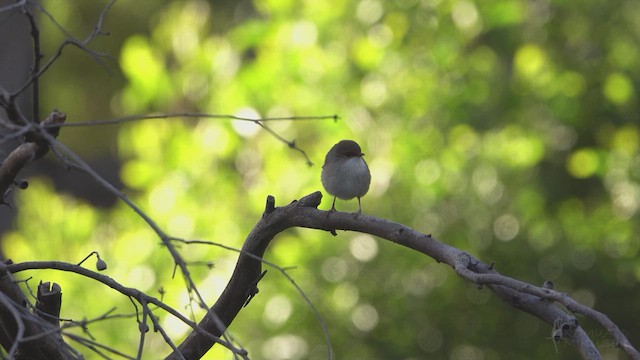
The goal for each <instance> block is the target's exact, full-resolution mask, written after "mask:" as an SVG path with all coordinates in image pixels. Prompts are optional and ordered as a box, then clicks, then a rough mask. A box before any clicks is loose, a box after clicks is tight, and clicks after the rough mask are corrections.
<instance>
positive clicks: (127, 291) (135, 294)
mask: <svg viewBox="0 0 640 360" xmlns="http://www.w3.org/2000/svg"><path fill="white" fill-rule="evenodd" d="M36 269H51V270H60V271H66V272H71V273H75V274H78V275H82V276H85V277H87V278H90V279H93V280H96V281H98V282H100V283H102V284H104V285H106V286H108V287H110V288H112V289H114V290H116V291H117V292H119V293H121V294H123V295H125V296H128V297H130V298H133V299H136V301H137V302H138V303H139V304H141V305H142V304H147V303H149V304H153V305H155V306H157V307H159V308H161V309H162V310H164V311H166V312H167V313H169V314H171V315H173V316H174V317H176V318H177V319H179V320H180V321H182V322H184V323H185V324H187V325H189V326H190V327H191V328H193V329H194V330H195V331H196V332H198V333H199V334H201V335H202V336H205V337H207V338H209V339H211V340H213V341H215V342H217V343H220V344H221V345H222V346H224V347H226V348H228V349H229V350H231V351H232V352H234V353H237V354H240V355H242V354H246V351H244V350H241V349H238V348H236V347H234V346H233V345H232V344H231V343H228V342H226V341H225V340H223V339H221V338H219V337H217V336H214V335H212V334H209V333H206V332H205V331H204V330H202V329H199V328H198V327H197V325H196V324H195V323H194V322H193V321H191V320H189V319H188V318H186V317H185V316H184V315H182V314H181V313H180V312H179V311H177V310H175V309H174V308H172V307H171V306H169V305H167V304H165V303H164V302H162V301H160V300H158V299H156V298H154V297H152V296H150V295H147V294H145V293H143V292H142V291H140V290H138V289H134V288H129V287H126V286H124V285H122V284H120V283H119V282H117V281H115V280H114V279H112V278H111V277H109V276H106V275H102V274H99V273H97V272H95V271H92V270H89V269H86V268H83V267H81V266H78V265H75V264H70V263H66V262H62V261H27V262H22V263H14V264H4V263H0V273H2V272H7V271H8V272H9V273H12V274H14V273H18V272H21V271H25V270H36ZM143 306H147V307H148V305H143Z"/></svg>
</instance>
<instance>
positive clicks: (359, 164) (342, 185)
mask: <svg viewBox="0 0 640 360" xmlns="http://www.w3.org/2000/svg"><path fill="white" fill-rule="evenodd" d="M363 156H364V154H363V153H362V150H361V149H360V145H358V143H357V142H355V141H353V140H342V141H340V142H339V143H337V144H335V145H333V147H332V148H331V150H329V152H328V153H327V156H326V157H325V159H324V165H322V175H321V176H320V179H321V180H322V185H323V186H324V188H325V189H326V190H327V192H328V193H329V194H331V195H333V204H332V205H331V210H330V212H334V211H336V198H340V199H343V200H350V199H353V198H354V197H357V198H358V214H362V206H361V205H360V198H361V197H363V196H364V194H366V193H367V191H369V184H370V183H371V173H370V172H369V167H368V166H367V163H366V162H365V161H364V159H363V158H362V157H363Z"/></svg>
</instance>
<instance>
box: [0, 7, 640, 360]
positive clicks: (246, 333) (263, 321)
mask: <svg viewBox="0 0 640 360" xmlns="http://www.w3.org/2000/svg"><path fill="white" fill-rule="evenodd" d="M103 5H104V4H103V3H100V2H83V1H77V2H68V1H61V0H57V1H47V2H45V6H46V7H47V9H48V10H49V11H51V13H52V15H53V16H54V18H55V19H56V20H58V21H59V22H60V23H61V24H62V25H63V26H64V27H65V28H67V29H69V30H70V31H71V32H72V33H78V34H84V33H86V32H88V31H90V30H91V29H92V27H93V25H94V24H95V22H96V18H97V14H98V13H99V11H100V10H101V9H102V6H103ZM638 14H640V3H638V2H637V1H632V0H628V1H625V0H614V1H607V2H602V1H596V0H586V1H580V2H571V1H562V0H551V1H524V0H509V1H497V0H485V1H471V0H460V1H449V0H396V1H381V0H362V1H349V2H345V1H311V0H310V1H300V2H298V1H282V0H260V1H258V0H256V1H253V2H239V3H236V2H234V1H228V2H206V1H198V0H188V1H136V2H117V3H116V4H115V6H114V8H113V9H112V12H110V13H109V14H108V15H107V17H106V23H105V26H106V28H107V29H108V30H109V31H110V33H111V36H109V37H106V38H100V39H99V40H98V41H97V42H96V43H95V44H93V48H96V49H99V50H101V51H107V52H108V53H109V54H111V55H113V57H114V61H112V62H109V61H107V64H108V67H109V68H110V69H111V70H112V72H111V73H108V72H106V71H104V70H103V69H102V68H101V67H100V66H99V65H98V64H96V63H95V61H93V59H91V57H89V56H87V55H86V54H84V53H82V52H80V51H77V50H70V51H69V52H68V53H65V56H63V58H62V59H61V60H60V61H59V62H58V63H57V64H56V65H55V66H54V68H52V69H51V71H49V72H48V73H47V74H46V75H45V76H44V77H43V78H42V81H43V83H42V85H43V87H44V92H43V106H42V109H43V110H42V111H43V112H47V111H49V110H50V109H51V108H53V107H55V108H58V109H61V110H62V111H65V112H67V113H68V115H69V119H70V120H69V121H72V122H73V121H84V120H93V119H107V118H111V117H116V116H126V115H132V114H142V113H167V112H182V111H191V112H206V113H212V114H235V115H242V116H260V117H266V116H289V115H331V114H338V115H339V116H340V117H341V119H340V120H339V121H338V122H335V123H334V122H332V121H328V120H327V121H295V122H277V123H276V122H273V123H269V125H270V126H272V127H273V128H274V129H275V130H276V131H277V132H278V133H279V134H281V135H282V136H284V137H286V138H288V139H296V142H297V144H298V145H299V146H300V147H301V148H303V149H304V150H305V151H306V152H307V153H308V154H309V156H310V158H311V160H312V161H313V162H314V164H315V165H314V166H313V167H308V166H307V165H306V164H305V161H304V158H303V157H302V156H301V155H300V154H299V153H297V152H294V151H291V150H290V149H288V148H287V147H286V146H285V145H284V144H282V143H281V142H278V141H277V140H276V139H275V138H273V137H272V136H270V135H269V134H268V133H266V132H264V131H261V130H260V129H259V128H258V127H256V126H255V125H254V124H252V123H247V122H245V123H242V122H237V121H229V120H212V119H200V120H197V119H184V120H180V119H178V120H153V121H151V120H149V121H141V122H137V123H131V124H126V125H122V126H116V127H114V126H111V127H100V128H95V127H94V128H88V129H77V128H68V129H64V130H63V131H62V134H61V137H60V139H61V140H62V141H63V142H65V143H66V144H68V145H69V146H70V147H72V148H73V149H74V150H76V151H78V152H79V153H80V154H82V155H83V156H85V157H86V158H87V159H92V158H96V157H99V156H114V157H118V158H119V159H120V161H121V162H122V167H121V170H120V176H121V179H122V181H123V183H124V189H123V191H124V192H125V193H126V194H127V196H129V197H130V198H131V199H133V200H134V201H135V202H136V203H137V204H139V205H140V206H141V207H142V208H143V209H144V210H145V211H146V212H147V213H148V214H149V215H150V216H151V217H152V218H153V219H154V220H155V221H156V222H157V223H158V224H159V225H160V226H161V227H162V228H163V229H165V230H166V231H167V232H168V233H170V234H171V235H172V236H176V237H181V238H185V239H205V240H210V241H215V242H219V243H223V244H225V245H228V246H234V247H238V248H239V247H240V246H241V244H242V242H243V239H244V237H245V236H246V235H247V234H248V233H249V231H250V230H251V228H252V226H253V224H255V222H256V221H257V220H258V219H259V217H260V214H261V212H262V210H263V207H264V202H265V198H266V196H267V195H269V194H271V195H274V196H275V198H276V201H277V203H278V204H286V203H289V202H290V201H292V200H293V199H297V198H299V197H301V196H303V195H306V194H308V193H310V192H312V191H315V190H319V189H321V184H320V167H321V165H322V162H323V160H324V154H325V153H326V151H327V150H328V149H329V148H330V147H331V146H332V145H333V144H334V143H336V142H337V141H339V140H340V139H344V138H352V139H355V140H357V141H358V142H360V144H361V145H362V147H363V148H364V152H365V153H366V157H365V158H366V160H367V161H368V163H369V165H370V168H371V170H372V175H373V183H372V188H371V190H370V193H369V194H367V196H366V197H365V198H364V199H363V209H364V212H365V213H367V214H370V215H374V216H378V217H383V218H388V219H391V220H394V221H397V222H400V223H404V224H407V225H409V226H411V227H414V228H415V229H417V230H419V231H422V232H425V233H432V234H433V235H434V236H435V237H436V238H438V239H440V240H442V241H444V242H447V243H449V244H451V245H453V246H456V247H459V248H461V249H463V250H465V251H469V252H470V253H472V254H474V255H475V256H477V257H479V258H481V259H483V260H484V261H486V262H495V264H496V265H495V266H496V268H497V269H498V270H499V271H501V272H502V273H504V274H506V275H509V276H513V277H515V278H519V279H522V280H525V281H529V282H532V283H534V284H542V282H543V281H545V280H553V281H554V282H555V284H556V288H557V289H559V290H561V291H564V292H567V293H568V294H569V295H571V296H573V297H574V298H576V299H577V300H579V301H581V302H583V303H585V304H587V305H589V306H593V307H595V308H596V309H598V310H600V311H602V312H604V313H607V314H608V315H609V316H610V317H611V318H612V320H614V321H615V322H616V323H617V324H618V325H620V326H621V327H622V328H623V329H624V331H625V332H626V333H627V335H628V336H630V339H631V341H632V342H633V343H634V344H635V345H636V346H638V345H640V335H638V334H639V333H640V332H639V331H640V328H639V325H638V322H637V316H638V314H639V313H638V311H639V308H638V305H637V304H638V299H639V298H640V286H639V280H640V261H638V251H639V247H640V238H639V235H638V230H639V228H638V227H639V226H638V224H639V221H638V220H639V213H638V210H639V207H640V156H639V148H640V135H639V133H638V125H639V121H638V113H639V104H640V97H639V94H638V92H639V91H640V90H639V84H640V81H639V72H640V67H638V64H639V63H640V54H639V50H638V49H639V48H640V47H639V46H638V45H639V41H640V17H638ZM42 23H43V25H42V26H43V31H42V34H43V40H44V41H45V45H46V46H47V47H48V53H49V54H50V53H52V52H53V50H55V48H56V47H57V44H58V43H57V41H59V40H60V39H61V37H62V35H61V34H60V32H59V31H57V30H56V28H55V27H54V26H53V25H52V24H51V22H49V21H47V20H46V19H43V21H42ZM79 37H81V36H79ZM77 181H83V182H84V181H91V180H90V179H89V178H86V177H81V176H78V178H77ZM30 182H31V183H30V185H31V186H30V187H29V189H28V190H27V191H21V192H19V194H18V195H17V196H16V202H17V214H18V218H17V220H16V222H15V229H14V230H13V231H12V232H11V233H9V234H7V235H6V236H5V239H4V241H3V246H4V251H5V253H6V254H7V256H9V257H11V258H12V259H13V260H14V261H26V260H33V259H42V260H45V259H47V260H48V259H58V260H64V261H70V262H77V261H79V259H81V258H83V257H84V256H85V255H86V254H87V253H89V252H90V251H93V250H97V251H99V252H100V254H101V255H102V258H103V259H105V260H106V261H107V263H108V264H109V269H108V270H107V274H108V275H109V276H111V277H113V278H114V279H116V280H118V281H119V282H121V283H123V284H125V285H127V286H132V287H138V288H140V289H141V290H143V291H146V292H149V293H151V294H156V295H158V296H160V295H159V293H158V291H159V289H161V288H162V289H163V291H164V297H163V298H164V300H165V301H166V302H168V303H169V304H171V305H173V306H175V307H176V308H179V309H185V310H186V311H187V312H189V311H191V310H190V309H189V307H188V306H189V299H188V296H187V295H186V292H185V288H184V284H183V282H182V281H181V280H180V279H178V278H176V279H172V278H171V275H172V271H173V264H172V262H171V259H170V257H169V255H168V253H167V251H166V249H164V248H162V247H161V246H160V245H159V239H157V237H155V236H154V234H153V232H152V231H151V229H150V228H149V227H148V226H146V225H145V224H144V222H143V221H142V220H141V219H140V218H138V217H137V216H136V215H135V214H134V213H133V212H132V211H131V210H130V209H129V208H127V207H126V206H124V205H123V204H122V203H117V205H115V206H113V207H112V208H107V209H98V208H95V207H93V206H91V205H90V204H89V203H87V201H86V200H82V199H78V198H74V197H73V196H71V195H68V194H65V193H61V192H60V191H57V190H56V189H55V188H54V187H53V185H52V183H51V181H49V180H47V178H46V177H41V178H38V179H30ZM328 200H330V199H329V198H328V197H327V198H325V199H324V201H323V204H322V206H321V208H323V209H328V208H329V206H330V204H329V201H328ZM337 206H338V209H339V210H345V211H354V210H355V209H356V207H357V205H356V204H355V201H352V202H340V201H339V202H338V204H337ZM35 225H37V226H35ZM182 251H183V254H184V256H185V258H186V259H187V260H188V261H192V262H194V264H193V266H192V270H193V273H194V276H195V279H196V281H197V283H198V284H199V285H200V290H201V291H202V293H203V294H204V295H205V297H206V298H208V299H211V300H210V301H211V303H212V302H213V299H215V297H216V295H217V294H219V293H220V292H221V291H222V289H223V287H224V285H225V284H226V280H227V279H228V276H229V275H230V272H231V270H232V269H233V266H234V262H235V259H236V256H237V255H236V254H235V253H233V252H229V251H225V250H222V249H219V248H215V247H211V246H197V245H191V246H183V247H182ZM266 258H267V259H268V260H269V261H273V262H275V263H277V264H279V265H281V266H285V267H288V266H295V267H296V268H295V269H294V270H290V274H291V275H292V276H293V277H294V278H295V280H296V282H297V283H299V284H300V286H301V287H302V288H303V289H304V290H305V292H306V293H307V294H308V296H309V297H310V299H311V300H312V301H313V302H314V304H315V305H316V306H317V307H318V309H319V311H320V313H321V314H322V316H323V318H324V320H325V321H326V323H327V326H328V328H329V331H330V334H331V337H332V340H333V347H334V350H335V353H336V356H337V358H339V359H423V358H434V359H454V360H456V359H478V360H479V359H485V360H488V359H511V358H531V359H540V358H564V359H573V358H576V357H577V354H576V353H575V352H574V350H573V348H572V347H571V346H569V345H567V344H564V343H562V344H558V346H557V349H556V347H554V344H553V343H552V342H551V340H549V337H550V333H551V329H550V327H549V326H547V325H546V324H542V323H540V321H539V320H537V319H534V318H531V317H529V316H528V315H525V314H522V313H520V312H518V311H516V310H515V309H512V308H510V307H508V306H506V305H505V304H503V303H501V302H500V301H499V300H498V299H497V298H496V297H494V296H492V295H491V294H490V292H489V291H488V290H486V289H481V290H478V289H476V288H475V287H473V286H472V285H470V284H467V283H466V282H464V281H461V280H460V279H458V278H457V277H456V276H455V275H454V273H453V272H452V271H451V270H450V269H448V268H446V267H444V266H442V265H440V264H436V263H435V262H434V261H432V260H431V259H429V258H426V257H424V256H421V255H419V254H414V253H412V252H410V251H408V250H407V249H404V248H400V247H398V246H396V245H394V244H391V243H387V242H385V241H380V240H378V239H374V238H372V237H370V236H367V235H361V234H356V233H339V234H338V236H337V237H333V236H331V235H330V234H328V233H324V232H319V231H310V230H292V231H289V232H287V233H285V234H283V235H282V236H280V237H278V238H277V239H276V240H275V241H274V243H273V244H272V246H271V247H270V249H269V250H268V252H267V255H266ZM201 262H213V264H214V267H213V269H209V268H208V267H207V266H204V265H202V264H201ZM28 275H30V276H33V277H34V280H32V282H34V281H39V280H40V279H42V280H45V281H56V282H58V283H60V285H61V286H62V288H63V293H64V303H63V316H64V317H66V318H74V319H81V318H83V317H88V318H93V317H97V316H100V315H101V314H103V313H104V312H106V311H107V310H108V309H110V308H111V307H117V311H118V312H119V313H127V314H129V313H132V312H133V308H132V307H131V305H130V302H129V301H128V299H125V298H122V297H121V296H119V295H118V294H115V293H114V292H113V291H110V289H108V288H105V287H102V286H98V285H95V284H92V283H91V282H90V281H87V280H86V279H82V278H78V277H76V276H70V275H68V274H60V273H55V272H37V273H30V274H28ZM31 285H34V283H31ZM193 311H194V313H195V317H196V318H198V319H199V318H200V316H201V315H202V314H201V312H200V311H198V310H196V309H194V310H193ZM157 315H160V316H163V314H161V313H159V312H158V313H157ZM579 321H580V322H581V324H582V325H583V326H584V327H585V329H586V330H587V332H588V333H589V334H590V335H591V336H592V338H593V339H594V340H595V341H596V342H597V345H598V346H599V347H600V350H601V351H602V353H603V355H604V357H605V358H606V359H621V358H624V355H623V354H622V353H621V352H620V351H619V350H617V349H616V348H615V347H614V346H613V345H614V344H613V343H612V342H611V340H610V339H609V338H608V336H607V335H606V333H605V331H604V330H603V329H601V328H600V327H598V326H597V325H595V324H594V323H593V322H591V321H590V320H588V319H584V318H581V317H579ZM163 325H164V326H165V327H166V328H167V330H168V332H169V334H170V335H172V336H175V337H179V336H181V335H183V334H184V333H185V331H186V329H185V326H184V325H181V324H179V323H178V322H177V321H176V320H175V319H171V318H164V316H163ZM89 330H90V332H91V334H92V335H93V336H95V337H96V339H97V340H98V341H100V342H103V343H106V344H109V345H111V346H113V347H115V348H117V349H119V350H122V351H124V352H126V353H128V354H131V355H133V354H135V351H136V344H137V341H138V335H137V331H138V330H137V325H136V323H135V321H133V320H132V319H116V320H110V321H109V322H98V323H95V324H92V325H90V326H89ZM231 333H232V334H233V336H234V337H235V338H236V339H237V341H238V342H239V343H240V344H242V345H243V346H245V347H246V348H247V349H248V350H249V354H250V355H251V356H252V358H255V359H323V358H326V347H325V344H324V340H323V337H322V331H321V329H320V326H319V324H318V322H317V320H316V319H315V318H314V316H313V314H312V311H311V310H310V309H309V308H308V306H307V305H306V304H305V303H304V301H303V300H302V299H301V297H300V296H299V295H298V294H297V293H296V291H295V290H294V289H293V287H292V286H291V284H289V283H288V282H287V281H286V279H284V278H283V277H282V276H281V275H279V274H277V272H276V271H270V272H269V273H268V275H267V276H266V278H265V279H264V280H262V282H261V283H260V293H259V295H258V296H257V297H256V298H255V299H254V300H253V301H252V302H251V304H250V306H248V307H247V308H245V309H244V310H243V311H242V312H241V314H240V315H239V317H238V318H237V319H236V320H235V322H234V323H233V325H232V327H231ZM146 348H147V350H146V352H145V354H146V356H145V358H149V359H154V358H159V357H161V356H162V355H165V354H167V353H168V352H169V348H168V346H167V345H166V344H164V343H163V341H162V339H161V338H160V337H159V336H158V335H157V334H151V335H150V338H149V340H148V342H147V344H146ZM85 353H86V354H87V356H89V357H90V356H91V353H90V352H89V351H88V350H87V351H86V352H85ZM207 358H208V359H218V358H231V355H230V354H229V353H228V352H226V351H224V349H223V348H222V347H216V348H215V349H214V350H212V351H211V352H210V353H209V354H208V355H207Z"/></svg>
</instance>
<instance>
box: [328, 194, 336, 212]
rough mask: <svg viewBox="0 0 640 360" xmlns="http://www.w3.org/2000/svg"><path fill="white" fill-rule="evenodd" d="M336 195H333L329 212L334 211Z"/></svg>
mask: <svg viewBox="0 0 640 360" xmlns="http://www.w3.org/2000/svg"><path fill="white" fill-rule="evenodd" d="M336 211H337V210H336V197H335V196H334V197H333V203H332V204H331V210H329V213H333V212H336Z"/></svg>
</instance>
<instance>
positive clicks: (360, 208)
mask: <svg viewBox="0 0 640 360" xmlns="http://www.w3.org/2000/svg"><path fill="white" fill-rule="evenodd" d="M358 215H362V205H360V197H359V196H358Z"/></svg>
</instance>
